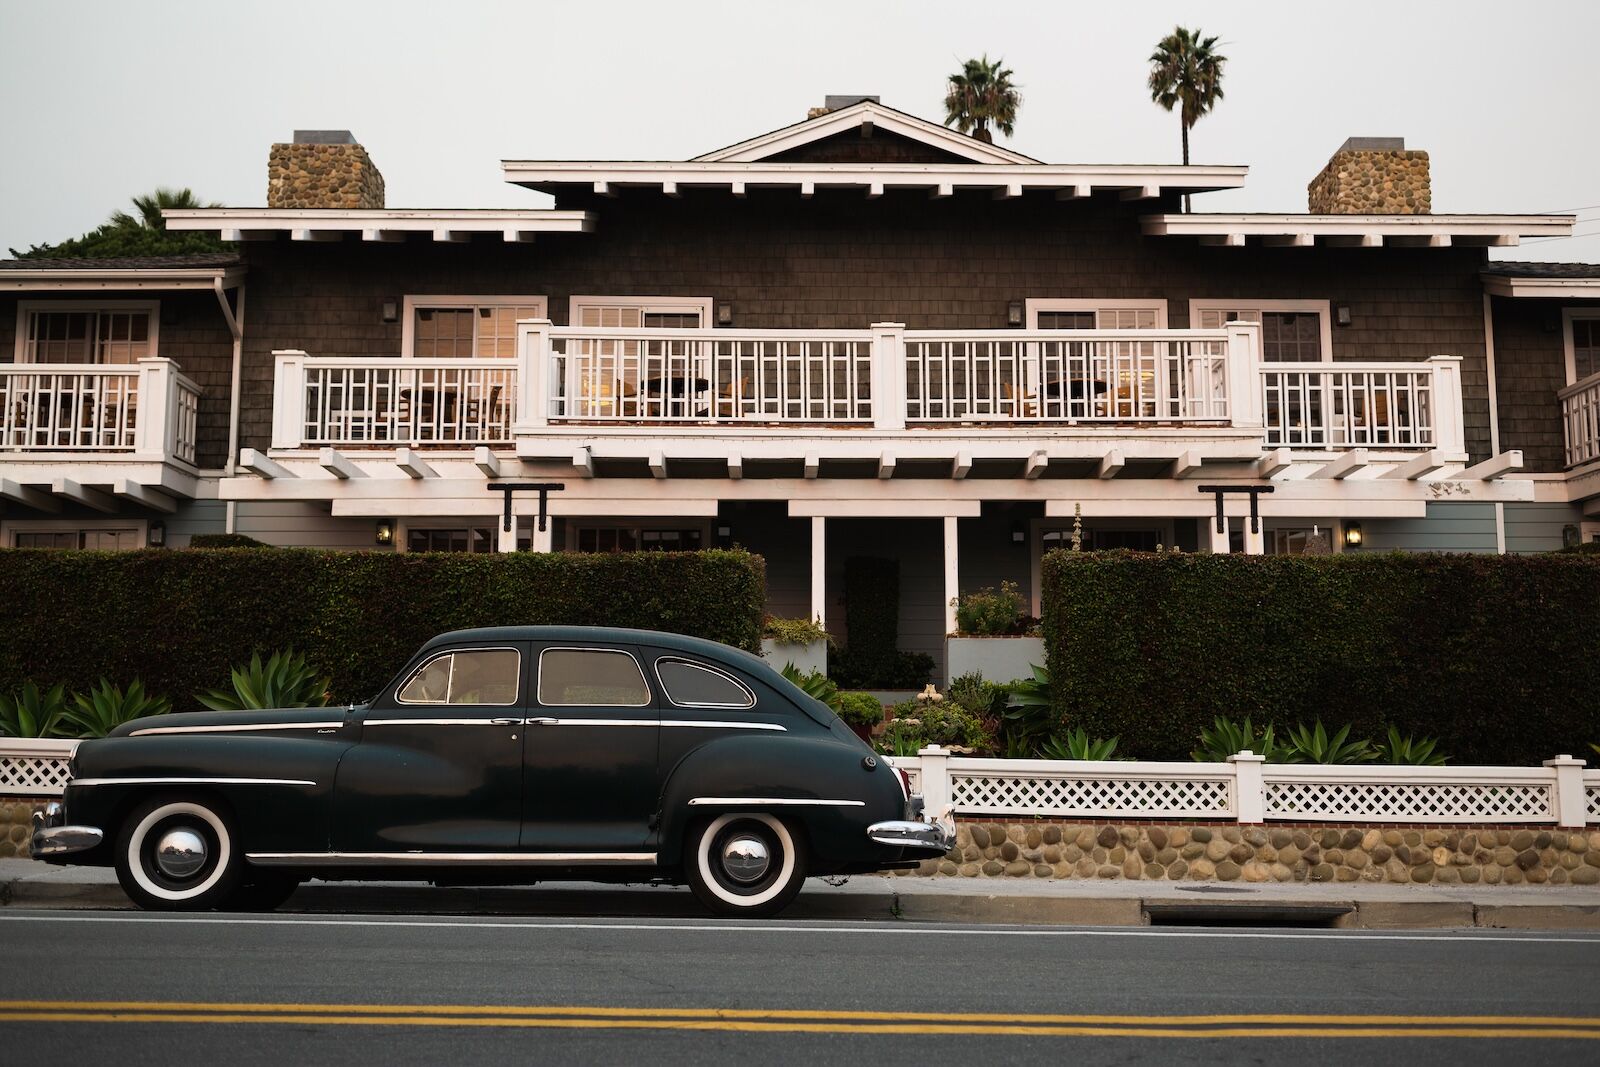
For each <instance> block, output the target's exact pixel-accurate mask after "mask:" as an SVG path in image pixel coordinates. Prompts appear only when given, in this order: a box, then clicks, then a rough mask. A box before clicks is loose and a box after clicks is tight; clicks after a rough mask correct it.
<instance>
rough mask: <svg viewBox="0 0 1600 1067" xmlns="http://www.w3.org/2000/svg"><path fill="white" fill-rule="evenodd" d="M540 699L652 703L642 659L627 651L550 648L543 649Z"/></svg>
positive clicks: (542, 701) (635, 705)
mask: <svg viewBox="0 0 1600 1067" xmlns="http://www.w3.org/2000/svg"><path fill="white" fill-rule="evenodd" d="M539 703H540V704H543V705H545V706H546V707H561V706H572V705H582V706H587V707H611V708H642V707H645V706H647V705H648V704H649V703H650V686H649V683H647V682H646V681H645V680H644V672H643V671H641V670H640V669H639V663H638V661H637V660H635V659H634V658H633V657H632V656H631V655H629V654H628V653H626V652H620V651H617V650H615V649H604V648H547V649H545V650H544V651H543V652H541V653H539Z"/></svg>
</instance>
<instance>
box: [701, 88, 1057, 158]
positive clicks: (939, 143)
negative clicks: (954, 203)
mask: <svg viewBox="0 0 1600 1067" xmlns="http://www.w3.org/2000/svg"><path fill="white" fill-rule="evenodd" d="M864 126H871V127H873V128H881V129H884V130H888V131H890V132H892V133H896V134H899V135H900V136H902V137H907V138H910V139H911V140H913V141H920V142H922V143H923V144H926V145H928V146H929V147H931V148H936V149H939V150H940V151H943V152H949V153H951V154H952V155H956V156H959V157H961V158H962V159H966V160H970V161H972V162H973V163H1038V162H1039V161H1038V160H1037V159H1034V158H1032V157H1030V156H1025V155H1023V154H1022V153H1021V152H1013V151H1011V150H1010V149H1009V148H1001V147H1000V146H999V145H992V144H985V143H984V142H983V141H980V140H978V139H977V138H976V137H969V136H967V135H966V134H964V133H957V132H955V131H954V130H951V129H947V128H946V127H944V126H940V125H939V124H938V123H936V122H929V121H928V120H927V119H922V118H918V117H917V116H915V115H911V114H907V113H906V112H904V111H899V110H897V109H895V108H892V107H887V106H885V105H883V104H880V103H878V102H876V101H874V100H860V101H857V102H856V103H854V104H851V105H850V106H849V107H844V108H840V109H839V110H837V111H830V112H828V113H827V114H826V115H818V116H817V117H816V118H814V119H806V120H804V121H802V122H796V123H794V124H793V125H790V126H783V127H780V128H779V129H776V130H772V131H771V132H769V133H763V134H761V135H760V136H758V137H752V138H750V139H749V140H745V141H740V142H739V143H738V144H732V145H729V146H728V147H726V148H719V149H717V150H716V151H715V152H707V153H705V154H704V155H700V156H695V157H694V158H693V159H692V160H690V162H691V163H757V162H760V161H762V160H767V159H771V158H772V157H774V156H776V155H779V154H781V153H783V152H786V151H789V150H791V149H794V148H798V147H800V146H801V145H807V144H810V143H811V142H813V141H817V140H820V139H822V138H824V137H834V136H837V135H838V134H841V133H846V132H849V131H851V130H858V129H860V128H862V127H864Z"/></svg>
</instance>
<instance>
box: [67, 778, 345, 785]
mask: <svg viewBox="0 0 1600 1067" xmlns="http://www.w3.org/2000/svg"><path fill="white" fill-rule="evenodd" d="M67 784H68V785H72V786H79V785H316V784H317V783H316V782H312V781H307V780H306V779H304V778H74V779H72V780H71V781H69V782H68V783H67Z"/></svg>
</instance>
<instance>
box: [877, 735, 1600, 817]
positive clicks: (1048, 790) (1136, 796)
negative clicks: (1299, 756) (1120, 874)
mask: <svg viewBox="0 0 1600 1067" xmlns="http://www.w3.org/2000/svg"><path fill="white" fill-rule="evenodd" d="M892 762H893V763H894V765H895V766H896V767H899V768H902V769H904V770H906V771H907V772H908V773H909V774H910V775H911V777H912V782H913V787H914V788H916V789H918V790H920V792H921V793H922V795H923V799H924V801H925V802H926V804H927V807H928V809H929V810H932V811H937V810H941V809H942V808H943V807H944V806H945V805H947V804H949V805H952V806H953V809H954V811H955V813H956V814H958V815H973V816H996V817H1001V818H1010V817H1019V818H1020V817H1024V816H1038V817H1046V818H1061V819H1215V820H1224V821H1228V822H1240V823H1261V822H1267V821H1297V822H1359V823H1452V824H1483V823H1492V824H1505V823H1528V824H1554V825H1559V826H1568V827H1581V826H1584V825H1585V824H1586V822H1589V823H1597V824H1600V772H1592V771H1591V772H1589V773H1587V774H1585V773H1584V763H1583V761H1582V760H1576V759H1572V758H1571V757H1568V756H1561V757H1557V758H1556V759H1553V760H1549V761H1547V762H1546V763H1545V765H1544V766H1542V767H1391V766H1377V765H1372V764H1366V765H1357V766H1333V767H1324V766H1312V765H1301V764H1276V763H1274V764H1265V763H1262V762H1261V757H1259V756H1254V755H1251V754H1250V753H1244V752H1241V753H1239V755H1237V756H1234V757H1232V758H1231V759H1230V760H1229V762H1227V763H1150V762H1138V761H1127V762H1117V761H1106V762H1088V761H1077V760H1010V759H969V758H965V757H953V756H951V755H949V753H947V752H945V751H944V750H942V749H939V748H937V747H930V748H925V749H923V750H922V751H921V752H920V753H919V754H918V755H916V756H911V757H895V758H894V759H893V760H892Z"/></svg>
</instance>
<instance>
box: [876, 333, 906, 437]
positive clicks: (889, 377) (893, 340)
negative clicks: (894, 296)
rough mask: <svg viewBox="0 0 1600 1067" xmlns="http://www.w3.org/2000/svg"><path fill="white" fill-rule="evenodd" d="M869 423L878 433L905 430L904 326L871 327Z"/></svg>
mask: <svg viewBox="0 0 1600 1067" xmlns="http://www.w3.org/2000/svg"><path fill="white" fill-rule="evenodd" d="M872 423H873V425H874V426H875V427H876V428H877V429H879V430H903V429H905V428H906V325H905V323H903V322H875V323H873V324H872Z"/></svg>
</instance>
